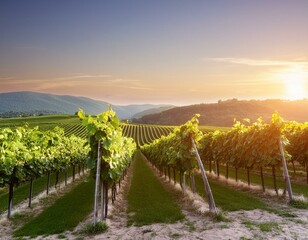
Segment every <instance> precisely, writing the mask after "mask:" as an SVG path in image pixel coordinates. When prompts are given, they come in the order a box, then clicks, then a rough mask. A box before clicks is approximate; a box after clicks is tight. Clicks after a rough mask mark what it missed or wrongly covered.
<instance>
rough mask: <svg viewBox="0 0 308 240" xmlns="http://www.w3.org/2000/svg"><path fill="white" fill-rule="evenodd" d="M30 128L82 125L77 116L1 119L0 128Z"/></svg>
mask: <svg viewBox="0 0 308 240" xmlns="http://www.w3.org/2000/svg"><path fill="white" fill-rule="evenodd" d="M26 123H27V124H29V126H32V127H34V126H40V127H41V128H42V129H44V128H45V127H46V126H48V125H49V126H50V125H52V126H58V125H60V124H80V120H79V118H78V117H77V116H75V115H68V114H63V115H48V116H36V117H20V118H0V128H4V127H11V128H14V127H18V126H23V125H25V124H26Z"/></svg>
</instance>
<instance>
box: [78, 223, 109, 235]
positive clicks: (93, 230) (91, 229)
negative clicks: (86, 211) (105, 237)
mask: <svg viewBox="0 0 308 240" xmlns="http://www.w3.org/2000/svg"><path fill="white" fill-rule="evenodd" d="M107 229H108V226H107V224H106V223H105V222H97V223H96V224H95V225H94V224H93V223H89V224H87V225H86V226H85V227H84V229H83V230H82V231H81V233H85V234H87V235H94V234H98V233H103V232H105V231H107Z"/></svg>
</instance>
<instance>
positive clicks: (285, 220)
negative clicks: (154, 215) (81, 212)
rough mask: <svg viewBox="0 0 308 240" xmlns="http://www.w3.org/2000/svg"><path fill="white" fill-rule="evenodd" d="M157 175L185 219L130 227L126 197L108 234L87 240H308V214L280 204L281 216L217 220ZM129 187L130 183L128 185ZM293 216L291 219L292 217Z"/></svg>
mask: <svg viewBox="0 0 308 240" xmlns="http://www.w3.org/2000/svg"><path fill="white" fill-rule="evenodd" d="M153 171H154V172H155V174H156V176H157V177H158V178H159V179H160V181H161V182H162V183H163V184H164V186H165V187H166V188H167V189H168V190H169V191H172V192H173V193H174V194H176V195H177V199H178V201H179V204H180V206H181V207H182V212H183V214H184V215H185V220H183V221H180V222H177V223H175V224H152V225H148V226H142V227H135V226H130V227H127V225H126V223H127V213H126V210H127V203H126V200H125V198H124V197H123V195H122V196H121V198H120V199H119V201H118V202H117V205H116V206H117V207H115V208H114V211H113V212H112V213H111V218H110V219H109V221H108V225H109V229H108V230H107V232H105V233H103V234H100V235H97V236H95V237H88V238H86V239H308V211H307V210H296V209H293V208H288V207H286V206H280V205H277V207H279V208H281V209H286V210H284V211H281V213H284V214H285V215H284V214H282V216H279V215H277V214H274V213H269V212H267V211H262V210H252V211H235V212H228V213H225V216H226V218H227V219H228V221H216V220H215V219H213V217H212V216H210V215H209V214H207V211H208V204H207V203H206V202H205V201H204V200H203V199H202V198H201V197H200V196H198V195H196V194H193V193H192V192H190V191H188V193H187V195H185V196H184V195H183V193H182V190H181V188H180V186H179V184H176V185H174V183H173V182H171V184H170V183H169V182H168V181H166V180H165V178H164V177H159V175H158V173H157V172H156V171H155V170H153ZM125 188H126V190H124V191H123V192H126V191H127V190H128V188H129V180H128V181H127V185H126V186H125ZM291 216H292V217H291Z"/></svg>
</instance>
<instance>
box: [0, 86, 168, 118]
mask: <svg viewBox="0 0 308 240" xmlns="http://www.w3.org/2000/svg"><path fill="white" fill-rule="evenodd" d="M161 106H165V105H152V104H142V105H127V106H119V105H112V109H113V110H114V111H115V112H116V113H117V115H118V117H119V118H120V119H130V118H131V117H132V116H133V115H135V114H137V113H139V112H142V111H145V110H148V109H153V108H159V107H161ZM108 107H109V103H108V102H104V101H98V100H93V99H90V98H86V97H75V96H69V95H54V94H46V93H37V92H9V93H0V117H14V116H18V115H22V114H25V115H33V114H35V115H39V114H43V115H45V114H57V113H65V114H74V113H75V112H76V111H78V109H79V108H82V109H84V110H85V112H86V113H88V114H92V115H95V114H98V113H100V112H102V111H105V110H107V109H108Z"/></svg>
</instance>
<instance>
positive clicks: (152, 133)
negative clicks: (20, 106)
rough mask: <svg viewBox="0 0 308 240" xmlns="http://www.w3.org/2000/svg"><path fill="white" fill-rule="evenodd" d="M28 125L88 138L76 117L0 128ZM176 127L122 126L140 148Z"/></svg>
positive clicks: (8, 122) (14, 121) (1, 123)
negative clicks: (61, 130) (56, 129)
mask: <svg viewBox="0 0 308 240" xmlns="http://www.w3.org/2000/svg"><path fill="white" fill-rule="evenodd" d="M25 124H28V125H29V126H31V127H35V126H39V127H40V129H41V130H49V129H52V128H54V127H56V126H59V127H62V128H64V131H65V135H66V136H70V135H72V134H74V135H76V136H78V137H82V138H84V137H86V135H87V131H86V128H85V127H84V126H82V125H81V122H80V120H79V118H78V117H77V116H76V115H66V114H63V115H49V116H37V117H21V118H2V119H0V128H5V127H10V128H15V127H18V126H23V125H25ZM175 127H176V126H160V125H150V124H126V123H123V124H122V128H123V135H124V136H126V137H132V138H133V139H134V140H135V141H136V143H137V144H138V145H140V146H142V145H144V144H147V143H150V142H152V141H154V140H155V139H157V138H160V137H161V136H162V135H165V136H166V135H168V134H169V133H170V132H172V131H173V129H174V128H175ZM228 129H229V128H228V127H216V126H200V130H201V131H202V132H209V131H215V130H220V131H226V130H228Z"/></svg>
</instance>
